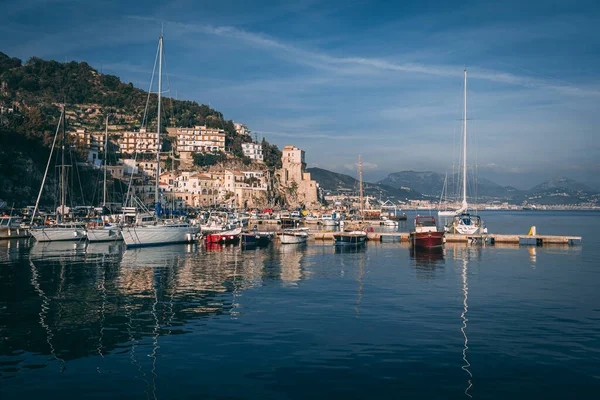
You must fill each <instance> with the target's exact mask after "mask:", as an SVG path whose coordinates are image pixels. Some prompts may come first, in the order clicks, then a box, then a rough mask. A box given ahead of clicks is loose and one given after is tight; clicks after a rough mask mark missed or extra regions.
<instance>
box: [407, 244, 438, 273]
mask: <svg viewBox="0 0 600 400" xmlns="http://www.w3.org/2000/svg"><path fill="white" fill-rule="evenodd" d="M445 251H446V250H445V249H444V247H423V248H420V247H413V246H409V254H410V258H411V259H412V260H413V261H414V263H415V271H416V273H417V277H418V278H425V279H431V278H434V277H435V274H436V271H437V270H438V268H443V267H444V264H445V261H444V254H445Z"/></svg>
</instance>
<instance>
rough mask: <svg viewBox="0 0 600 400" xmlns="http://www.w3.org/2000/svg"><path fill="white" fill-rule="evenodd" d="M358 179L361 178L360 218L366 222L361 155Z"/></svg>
mask: <svg viewBox="0 0 600 400" xmlns="http://www.w3.org/2000/svg"><path fill="white" fill-rule="evenodd" d="M358 178H359V188H360V218H361V219H362V220H363V222H364V220H365V207H364V201H363V182H362V161H361V159H360V155H359V156H358Z"/></svg>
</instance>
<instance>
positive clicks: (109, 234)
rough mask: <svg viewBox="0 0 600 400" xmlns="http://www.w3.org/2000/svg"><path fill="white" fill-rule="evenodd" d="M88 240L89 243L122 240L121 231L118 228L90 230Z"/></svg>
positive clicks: (107, 227) (109, 227)
mask: <svg viewBox="0 0 600 400" xmlns="http://www.w3.org/2000/svg"><path fill="white" fill-rule="evenodd" d="M87 239H88V241H89V242H112V241H115V240H122V239H123V238H122V237H121V229H120V228H119V227H117V226H105V227H96V228H92V229H90V228H88V230H87Z"/></svg>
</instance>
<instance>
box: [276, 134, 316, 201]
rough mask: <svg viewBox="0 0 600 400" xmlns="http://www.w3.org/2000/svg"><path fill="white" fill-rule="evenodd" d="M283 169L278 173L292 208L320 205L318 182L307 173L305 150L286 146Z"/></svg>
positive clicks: (282, 159)
mask: <svg viewBox="0 0 600 400" xmlns="http://www.w3.org/2000/svg"><path fill="white" fill-rule="evenodd" d="M281 161H282V168H281V169H278V170H277V171H276V175H277V176H278V177H279V184H280V186H281V189H282V190H283V192H284V193H285V197H286V199H287V200H288V205H289V206H291V207H298V206H306V207H315V206H317V205H318V198H317V182H316V181H313V180H311V179H310V172H306V162H305V161H304V150H300V149H299V148H297V147H295V146H285V147H284V148H283V151H282V156H281Z"/></svg>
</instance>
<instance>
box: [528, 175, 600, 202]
mask: <svg viewBox="0 0 600 400" xmlns="http://www.w3.org/2000/svg"><path fill="white" fill-rule="evenodd" d="M523 201H524V202H527V203H529V204H541V205H554V204H558V205H573V204H581V203H594V204H600V194H599V193H598V192H597V191H595V190H593V189H591V188H590V187H588V186H586V185H584V184H582V183H579V182H576V181H574V180H572V179H569V178H555V179H552V180H550V181H547V182H543V183H540V184H539V185H536V186H535V187H533V188H531V189H530V190H528V191H527V192H526V193H525V194H524V196H523Z"/></svg>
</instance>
